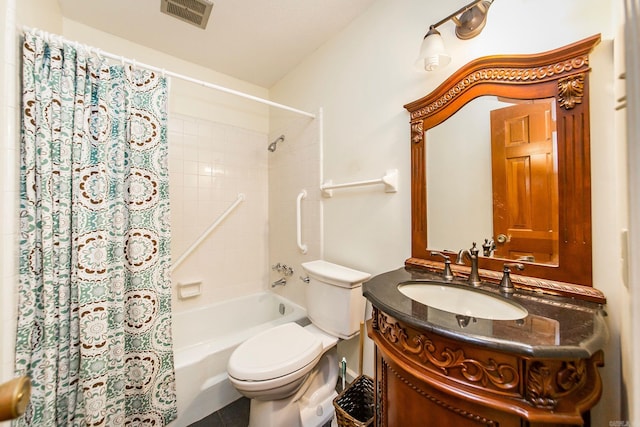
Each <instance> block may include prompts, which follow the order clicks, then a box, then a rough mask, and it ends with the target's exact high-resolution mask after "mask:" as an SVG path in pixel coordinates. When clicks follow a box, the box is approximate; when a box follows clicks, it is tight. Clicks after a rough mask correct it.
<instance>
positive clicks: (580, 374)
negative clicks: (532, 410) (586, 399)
mask: <svg viewBox="0 0 640 427" xmlns="http://www.w3.org/2000/svg"><path fill="white" fill-rule="evenodd" d="M556 369H557V371H556V372H554V370H556ZM586 373H587V366H586V362H585V361H584V360H582V359H581V360H578V361H564V362H562V365H561V366H559V367H557V368H554V367H552V366H547V365H546V364H544V363H542V362H534V363H533V364H532V365H531V367H530V368H529V372H528V374H527V390H526V399H527V400H528V401H529V402H530V403H531V404H532V405H534V406H537V407H538V408H544V409H554V408H555V407H556V405H557V404H558V400H559V399H560V398H562V397H563V396H566V395H568V394H570V393H571V392H573V391H574V390H576V389H578V388H579V387H582V386H583V385H584V382H585V381H586V378H587V375H586Z"/></svg>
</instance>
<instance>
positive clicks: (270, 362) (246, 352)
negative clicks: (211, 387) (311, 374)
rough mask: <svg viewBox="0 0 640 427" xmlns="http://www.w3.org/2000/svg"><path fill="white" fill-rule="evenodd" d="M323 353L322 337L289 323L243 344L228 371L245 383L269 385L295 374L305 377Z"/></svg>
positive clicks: (235, 353) (231, 361)
mask: <svg viewBox="0 0 640 427" xmlns="http://www.w3.org/2000/svg"><path fill="white" fill-rule="evenodd" d="M322 352H323V344H322V340H321V339H320V338H318V337H317V336H316V335H314V334H313V333H311V332H309V331H307V330H305V329H304V328H303V327H302V326H300V325H298V324H296V323H285V324H282V325H279V326H276V327H273V328H271V329H268V330H266V331H263V332H261V333H259V334H257V335H255V336H253V337H251V338H249V339H248V340H246V341H244V342H243V343H242V344H240V345H239V346H238V348H236V350H235V351H234V352H233V354H232V355H231V357H230V358H229V363H228V366H227V372H228V373H229V376H230V377H232V378H234V379H236V380H240V381H242V382H251V381H258V382H269V380H276V379H278V378H281V377H286V376H290V375H291V374H297V375H293V376H302V375H305V374H306V373H307V372H308V371H309V370H310V369H311V368H312V367H313V364H315V363H316V362H317V360H318V359H319V358H320V356H321V355H322ZM309 365H310V366H309ZM305 367H306V369H305ZM305 371H306V372H305ZM274 382H275V383H278V382H280V381H274ZM263 385H266V384H265V383H263Z"/></svg>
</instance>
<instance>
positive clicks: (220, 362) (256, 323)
mask: <svg viewBox="0 0 640 427" xmlns="http://www.w3.org/2000/svg"><path fill="white" fill-rule="evenodd" d="M283 307H284V314H281V312H282V310H283ZM306 316H307V313H306V311H305V309H304V308H302V307H300V306H299V305H297V304H295V303H293V302H291V301H289V300H287V299H284V298H282V297H280V296H278V295H277V294H274V293H271V292H263V293H257V294H253V295H248V296H245V297H241V298H235V299H232V300H228V301H223V302H221V303H218V304H213V305H210V306H207V307H203V308H198V309H194V310H189V311H186V312H182V313H177V314H174V315H173V342H174V355H175V369H176V393H177V396H178V418H177V419H176V420H175V421H174V422H173V423H171V424H170V425H171V427H185V426H188V425H189V424H192V423H194V422H196V421H198V420H200V419H202V418H204V417H206V416H207V415H209V414H211V413H213V412H215V411H217V410H218V409H220V408H223V407H224V406H226V405H228V404H229V403H231V402H233V401H234V400H236V399H238V398H239V397H240V394H239V393H238V392H237V391H236V390H235V389H234V388H233V386H232V385H231V384H230V383H229V380H228V378H227V372H226V371H227V362H228V360H229V356H231V353H232V352H233V350H234V349H235V348H236V347H237V346H238V345H240V343H242V342H243V341H244V340H246V339H247V338H249V337H251V336H253V335H255V334H256V333H257V332H259V331H262V330H264V329H267V328H270V327H272V326H275V325H279V324H281V323H285V322H295V321H298V320H302V319H305V318H306Z"/></svg>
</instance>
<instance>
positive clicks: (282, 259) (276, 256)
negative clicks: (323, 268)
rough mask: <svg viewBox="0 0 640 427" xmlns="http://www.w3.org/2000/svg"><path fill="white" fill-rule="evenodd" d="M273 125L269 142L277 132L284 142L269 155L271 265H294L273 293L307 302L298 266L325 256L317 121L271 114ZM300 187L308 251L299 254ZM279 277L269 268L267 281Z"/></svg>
mask: <svg viewBox="0 0 640 427" xmlns="http://www.w3.org/2000/svg"><path fill="white" fill-rule="evenodd" d="M271 123H272V126H273V128H274V129H276V131H272V132H271V137H270V139H269V142H271V141H273V140H275V139H276V138H278V137H279V136H280V135H284V136H285V140H284V142H281V143H278V145H277V149H276V151H275V152H273V153H269V230H270V238H269V260H270V265H273V264H276V263H278V262H279V263H284V264H286V265H288V266H292V267H293V268H294V269H295V273H294V274H293V275H292V276H291V277H290V278H288V280H287V285H286V286H285V287H277V288H275V289H274V291H275V292H277V293H280V294H282V295H284V296H285V297H286V298H289V299H291V300H293V301H295V302H297V303H298V304H300V305H302V306H306V300H305V295H304V290H305V287H306V285H305V284H304V283H303V282H302V281H301V280H300V276H305V273H304V271H303V270H302V267H301V264H302V263H303V262H307V261H313V260H315V259H322V257H323V255H322V254H323V247H322V238H321V236H322V203H323V202H322V196H321V194H320V179H321V160H320V159H321V150H322V147H321V141H320V127H319V126H320V120H319V119H318V118H316V119H308V118H300V117H293V118H292V117H291V116H290V115H284V116H282V117H279V116H277V115H274V116H272V121H271ZM302 190H306V192H307V197H306V198H305V199H303V200H302V204H301V218H302V243H304V244H306V245H307V248H308V249H307V253H306V254H303V253H301V251H300V250H299V249H298V247H297V242H296V238H297V236H296V199H297V197H298V194H299V193H300V192H301V191H302ZM280 277H281V276H280V275H279V274H278V273H277V272H274V271H270V275H269V283H271V282H273V281H275V280H278V279H279V278H280Z"/></svg>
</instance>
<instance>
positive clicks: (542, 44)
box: [271, 0, 628, 425]
mask: <svg viewBox="0 0 640 427" xmlns="http://www.w3.org/2000/svg"><path fill="white" fill-rule="evenodd" d="M612 2H613V0H610V1H601V0H586V1H585V0H566V1H562V2H558V1H554V0H540V1H535V2H532V1H529V0H510V1H496V2H494V3H493V5H492V6H491V11H490V13H489V19H488V23H487V26H486V28H485V29H484V31H483V32H482V34H480V35H479V36H478V37H476V38H474V39H472V40H468V41H462V40H458V39H456V37H455V35H454V31H453V24H452V23H446V24H444V25H443V26H442V27H440V28H439V30H440V32H441V33H442V35H443V38H444V41H445V44H446V45H447V46H448V48H449V49H450V51H451V53H452V56H453V60H452V63H451V64H450V65H449V66H448V67H446V68H444V69H442V70H438V71H436V72H433V73H431V74H426V73H423V72H422V73H421V72H417V71H415V69H413V68H412V66H413V62H414V60H415V57H416V55H417V53H418V49H419V46H420V42H421V40H422V37H423V36H424V33H425V32H426V30H427V29H428V26H429V24H432V23H434V22H436V21H438V20H439V19H441V18H442V17H444V16H447V15H448V14H449V13H451V12H452V11H454V10H455V9H456V8H457V7H459V6H462V5H463V4H465V3H466V2H464V1H456V2H455V3H456V5H452V4H450V3H448V2H425V1H423V0H402V1H397V2H396V1H394V2H387V1H380V2H377V3H375V4H374V5H373V6H372V7H371V8H370V9H369V10H368V11H367V12H366V13H365V14H364V15H363V16H361V17H360V18H359V19H358V20H356V21H355V22H354V23H353V24H352V25H350V26H349V27H348V28H347V29H345V30H344V31H343V32H341V33H340V34H338V35H336V37H335V38H334V39H333V40H331V41H330V42H328V43H326V44H325V45H324V46H322V47H321V48H320V49H319V50H318V51H317V52H315V53H314V54H313V55H312V56H310V57H309V58H307V59H306V60H305V61H304V62H303V63H301V64H300V65H299V66H298V67H297V68H296V69H295V70H293V71H292V72H291V73H289V74H288V75H287V76H286V77H285V78H284V79H282V80H281V81H280V82H279V83H278V84H276V85H275V86H274V87H273V88H272V89H271V98H272V99H273V100H275V101H277V102H283V103H288V104H292V105H296V106H298V107H299V108H307V109H313V108H317V107H318V106H322V107H323V109H324V113H325V114H324V129H323V131H324V147H323V149H324V150H323V152H324V168H323V173H324V176H325V178H327V179H333V180H334V181H349V180H360V179H370V178H374V177H377V176H379V175H381V174H382V173H383V172H384V170H386V169H389V168H398V169H399V171H400V186H399V191H398V193H395V194H385V193H383V192H382V191H380V190H377V191H376V190H374V189H372V190H371V191H365V190H362V191H352V192H349V193H347V192H342V193H340V195H339V196H338V197H334V198H332V199H330V200H324V201H323V212H324V224H323V227H324V233H323V237H324V254H325V258H326V259H327V260H329V261H334V262H337V263H341V264H344V265H347V266H350V267H353V268H358V269H360V270H363V271H368V272H370V273H374V274H377V273H381V272H384V271H387V270H390V269H395V268H399V267H401V266H402V265H403V263H404V260H405V259H406V258H407V257H408V256H409V255H410V187H409V184H410V161H409V158H410V156H409V154H410V153H409V151H410V150H409V141H410V139H409V116H408V113H407V112H406V111H405V110H404V108H403V105H404V104H406V103H408V102H411V101H413V100H415V99H418V98H420V97H422V96H424V95H426V94H427V93H429V92H430V91H431V90H433V89H434V88H435V87H437V85H439V84H440V83H441V82H442V81H443V80H445V79H446V77H448V76H449V75H450V74H451V73H452V72H453V71H454V70H456V69H458V68H459V67H460V66H462V65H464V64H465V63H467V62H468V61H470V60H472V59H474V58H476V57H478V56H483V55H489V54H507V53H536V52H542V51H546V50H551V49H555V48H557V47H560V46H563V45H566V44H570V43H573V42H575V41H577V40H580V39H583V38H585V37H588V36H591V35H593V34H596V33H601V34H602V38H603V42H602V43H601V44H600V45H599V46H598V47H596V49H595V51H594V53H593V55H592V68H593V72H592V75H591V130H592V133H591V141H592V147H591V148H592V162H593V163H592V187H593V221H594V227H593V246H594V250H593V251H594V260H595V261H594V283H595V286H596V287H597V288H599V289H601V290H602V291H603V292H604V293H605V295H606V296H607V297H608V301H609V307H610V310H609V317H608V318H607V322H608V326H609V331H610V334H611V338H610V341H609V344H608V345H607V347H606V348H605V355H606V361H607V362H606V366H605V367H604V368H602V369H601V374H602V376H603V381H604V390H605V391H604V393H603V397H602V399H601V401H600V403H599V404H598V405H597V407H596V408H595V409H594V411H593V425H608V423H609V421H610V420H612V421H615V420H619V419H620V418H619V417H620V387H621V384H620V382H621V378H620V370H619V358H620V340H621V339H622V340H624V339H626V338H625V337H624V336H623V337H621V336H620V328H621V327H620V325H621V324H622V323H623V322H625V321H628V319H625V318H624V317H623V316H622V315H621V313H620V311H619V310H617V309H616V307H618V306H619V305H621V304H623V300H622V296H623V292H622V290H623V289H624V288H623V286H624V285H623V279H622V268H623V266H622V262H621V258H622V254H621V247H622V242H621V230H622V229H623V228H624V227H625V218H624V215H623V214H621V211H622V210H624V207H625V206H626V204H625V203H626V202H625V195H624V193H622V192H620V191H618V190H619V189H620V188H624V185H625V184H624V171H623V170H620V168H619V167H618V166H619V162H620V158H621V156H622V157H624V154H623V152H622V151H621V150H622V148H623V147H624V144H623V141H622V140H621V139H622V138H616V136H615V133H613V132H612V130H613V129H612V126H613V123H614V95H613V82H614V70H613V49H612V45H613V43H612V41H611V40H612V38H613V36H614V31H613V5H612ZM350 350H351V354H350V360H351V361H355V360H357V359H356V357H355V349H354V348H353V347H352V348H351V349H350ZM347 352H349V351H348V350H347ZM367 352H368V353H369V355H368V356H367V357H366V360H369V361H370V360H371V357H370V350H368V351H367ZM350 364H351V365H352V366H354V364H353V363H350ZM368 369H369V372H371V366H368Z"/></svg>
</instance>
